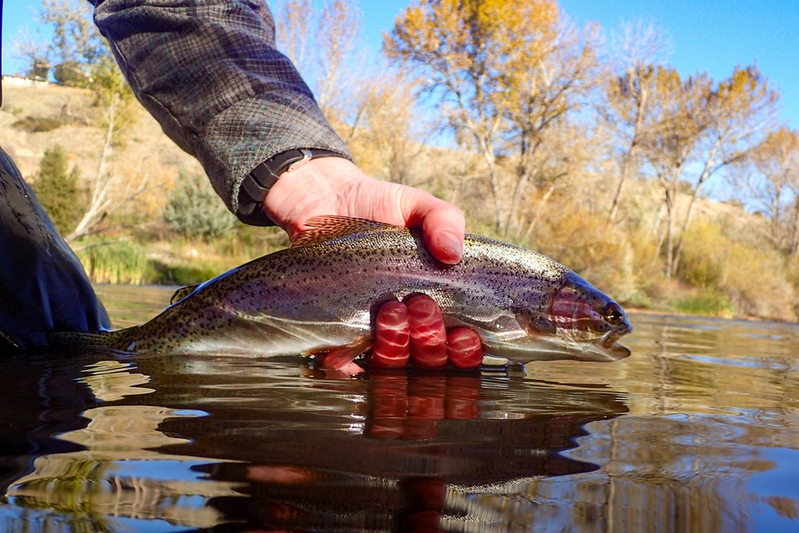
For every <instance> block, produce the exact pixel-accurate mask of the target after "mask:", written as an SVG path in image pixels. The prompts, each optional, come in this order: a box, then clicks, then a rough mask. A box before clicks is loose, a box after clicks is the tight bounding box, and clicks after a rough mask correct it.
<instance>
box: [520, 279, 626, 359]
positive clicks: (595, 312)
mask: <svg viewBox="0 0 799 533" xmlns="http://www.w3.org/2000/svg"><path fill="white" fill-rule="evenodd" d="M526 326H527V328H526V329H527V332H528V335H530V336H533V337H534V336H542V335H544V336H548V337H549V338H550V339H552V340H553V341H554V342H556V343H558V344H559V345H560V348H562V349H564V350H565V353H567V354H568V355H567V357H566V358H569V359H576V360H585V361H616V360H618V359H622V358H624V357H627V356H628V355H630V351H629V350H628V349H627V348H625V347H624V346H621V345H620V344H618V342H617V341H618V340H619V339H620V338H621V337H623V336H624V335H627V334H628V333H630V332H631V331H632V325H631V324H630V321H629V320H628V318H627V313H625V312H624V309H622V307H621V306H620V305H619V304H617V303H616V302H614V301H613V300H612V299H611V298H610V297H609V296H607V295H605V294H604V293H602V292H601V291H599V290H598V289H596V288H595V287H593V286H592V285H591V284H590V283H588V282H587V281H585V280H584V279H582V278H581V277H580V276H578V275H577V274H575V273H574V272H571V271H567V272H565V273H564V275H563V282H562V284H561V285H560V286H559V288H557V290H556V291H555V292H554V293H553V294H552V296H551V298H550V299H549V302H548V303H547V305H546V307H545V308H544V310H543V312H542V313H541V315H540V316H539V317H538V318H537V320H535V321H534V322H533V321H528V322H527V323H526Z"/></svg>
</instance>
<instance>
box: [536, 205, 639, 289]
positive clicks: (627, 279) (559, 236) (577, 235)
mask: <svg viewBox="0 0 799 533" xmlns="http://www.w3.org/2000/svg"><path fill="white" fill-rule="evenodd" d="M603 215H604V214H603ZM603 215H599V214H593V213H590V212H589V211H587V210H585V209H583V208H580V207H578V206H575V205H574V204H571V203H569V202H563V203H558V204H557V206H556V207H554V208H552V209H549V210H548V211H547V216H546V217H543V218H545V220H543V221H542V222H541V223H540V224H539V226H538V229H537V231H536V232H535V233H534V235H533V236H532V237H531V239H530V240H531V246H532V247H533V248H534V249H535V250H537V251H539V252H541V253H543V254H545V255H548V256H550V257H552V258H554V259H556V260H558V261H560V262H561V263H563V264H564V265H566V266H567V267H569V268H571V269H572V270H574V271H575V272H577V273H578V274H580V275H581V276H583V277H584V278H586V279H587V280H588V281H589V282H591V283H592V284H593V285H596V286H597V287H598V288H600V289H601V290H603V291H606V292H608V293H609V294H612V295H613V297H614V298H616V299H618V300H621V301H627V300H630V299H632V298H634V296H635V291H636V285H637V283H636V275H635V272H634V269H633V266H634V257H635V254H634V251H633V247H632V246H630V243H629V241H628V239H627V236H626V235H625V234H624V233H622V232H621V231H617V230H615V229H613V228H608V227H607V226H606V224H605V217H604V216H603Z"/></svg>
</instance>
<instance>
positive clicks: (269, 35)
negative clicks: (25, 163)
mask: <svg viewBox="0 0 799 533" xmlns="http://www.w3.org/2000/svg"><path fill="white" fill-rule="evenodd" d="M91 2H92V3H93V4H94V5H95V11H94V18H95V23H96V24H97V26H98V28H99V29H100V31H101V33H102V34H103V35H104V36H105V37H106V38H107V39H108V41H109V43H110V45H111V49H112V51H113V53H114V55H115V57H116V59H117V61H118V63H119V65H120V66H121V68H122V70H123V72H124V74H125V77H126V78H127V80H128V82H129V83H130V86H131V87H132V89H133V91H134V93H135V94H136V96H137V98H138V99H139V101H140V102H141V103H142V105H144V107H145V108H147V110H148V111H150V113H152V114H153V116H155V118H156V119H157V120H158V121H159V122H160V123H161V127H162V128H163V130H164V132H166V134H167V135H168V136H169V137H170V138H172V139H173V140H174V141H175V142H176V143H177V144H178V145H179V146H180V147H181V148H183V149H184V150H186V151H187V152H188V153H190V154H192V155H193V156H195V157H196V158H197V159H199V161H200V163H201V164H202V165H203V167H204V168H205V171H206V173H207V174H208V176H209V177H210V178H211V181H212V183H213V185H214V189H215V190H216V192H217V193H218V194H219V195H220V196H221V197H222V198H223V199H224V200H225V202H226V203H227V206H228V208H229V209H230V210H231V211H233V212H234V213H236V212H237V211H238V207H239V206H238V192H239V186H240V184H241V181H242V180H243V179H244V177H245V176H247V174H248V173H249V172H250V171H251V170H252V169H253V168H255V167H256V166H257V165H259V164H260V163H262V162H263V161H265V160H267V159H269V158H270V157H272V156H274V155H276V154H279V153H281V152H285V151H287V150H290V149H293V148H321V149H326V150H332V151H334V152H337V153H340V154H341V155H342V156H343V157H347V158H349V152H348V151H347V148H346V146H345V145H344V142H343V141H342V140H341V139H340V138H339V136H338V135H336V133H335V132H334V131H333V129H332V128H331V127H330V125H329V124H328V122H327V120H326V119H325V117H324V115H323V114H322V111H321V110H320V109H319V106H318V105H317V104H316V101H315V100H314V97H313V94H312V93H311V91H310V89H309V88H308V86H307V85H306V84H305V82H304V81H303V80H302V78H301V77H300V74H299V73H298V72H297V70H296V68H295V67H294V65H293V64H292V63H291V61H290V60H289V59H288V58H287V57H286V56H284V55H283V54H281V53H280V52H278V51H277V49H276V48H275V24H274V19H273V18H272V14H271V12H270V11H269V8H268V7H267V6H266V4H265V3H264V2H263V1H262V0H202V1H201V2H194V1H190V0H91Z"/></svg>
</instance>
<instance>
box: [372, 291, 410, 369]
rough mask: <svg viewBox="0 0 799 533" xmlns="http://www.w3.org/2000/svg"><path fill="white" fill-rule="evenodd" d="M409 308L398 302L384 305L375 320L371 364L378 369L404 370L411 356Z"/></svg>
mask: <svg viewBox="0 0 799 533" xmlns="http://www.w3.org/2000/svg"><path fill="white" fill-rule="evenodd" d="M409 342H410V326H409V324H408V308H407V307H405V304H404V303H402V302H398V301H396V300H394V301H391V302H387V303H385V304H383V306H382V307H381V308H380V310H379V311H378V312H377V318H376V319H375V344H374V349H373V350H372V357H371V358H370V359H369V364H370V365H372V366H374V367H376V368H402V367H405V366H406V365H407V364H408V359H409V356H410V344H409Z"/></svg>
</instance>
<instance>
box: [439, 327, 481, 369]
mask: <svg viewBox="0 0 799 533" xmlns="http://www.w3.org/2000/svg"><path fill="white" fill-rule="evenodd" d="M447 359H449V364H451V365H452V366H454V367H455V368H477V367H479V366H480V364H482V362H483V343H482V342H481V341H480V337H479V336H478V335H477V333H475V332H474V331H472V330H471V329H469V328H455V329H453V330H452V331H450V332H449V333H448V334H447Z"/></svg>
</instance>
